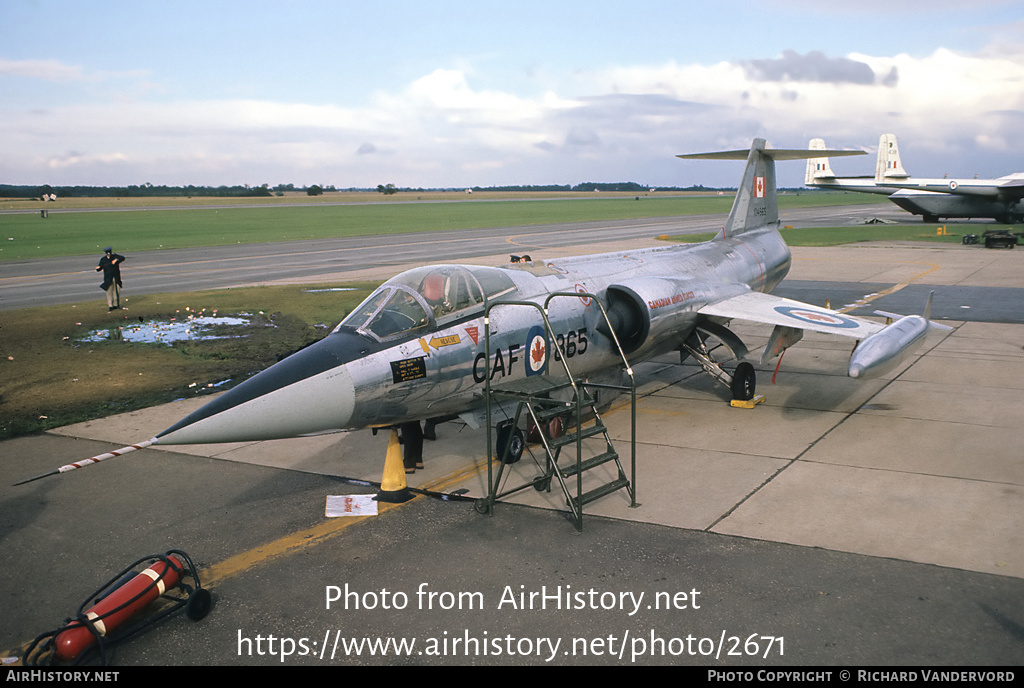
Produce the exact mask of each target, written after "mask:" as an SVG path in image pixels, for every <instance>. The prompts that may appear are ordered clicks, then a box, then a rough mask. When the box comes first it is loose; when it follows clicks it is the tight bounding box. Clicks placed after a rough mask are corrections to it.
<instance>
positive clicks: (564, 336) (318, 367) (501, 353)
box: [40, 139, 941, 477]
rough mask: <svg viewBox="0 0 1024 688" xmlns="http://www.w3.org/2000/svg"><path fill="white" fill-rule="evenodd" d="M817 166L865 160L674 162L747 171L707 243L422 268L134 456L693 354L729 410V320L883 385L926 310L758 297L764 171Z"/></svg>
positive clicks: (420, 414) (739, 350)
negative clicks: (818, 344) (723, 393)
mask: <svg viewBox="0 0 1024 688" xmlns="http://www.w3.org/2000/svg"><path fill="white" fill-rule="evenodd" d="M820 153H827V154H829V155H857V154H862V153H861V152H859V151H823V150H820V149H819V150H813V151H811V150H801V149H797V150H793V149H773V148H770V147H768V145H767V144H766V142H765V141H764V140H763V139H755V140H754V141H753V144H752V145H751V147H750V149H749V151H748V150H738V151H725V152H719V153H705V154H696V155H680V156H678V157H680V158H687V159H698V158H703V159H716V160H743V159H745V160H746V168H745V170H744V172H743V177H742V181H741V184H740V187H739V191H738V193H737V195H736V199H735V201H734V202H733V206H732V210H731V212H730V213H729V216H728V218H727V219H726V222H725V225H724V227H723V228H722V229H721V231H720V232H719V233H718V234H717V236H716V237H715V238H714V239H712V240H711V241H707V242H704V243H700V244H679V245H672V246H665V247H658V248H649V249H638V250H633V251H624V252H616V253H606V254H599V255H589V256H579V257H574V258H563V259H555V260H550V261H530V262H518V263H515V264H509V265H507V266H505V267H501V268H495V267H481V266H474V265H430V266H425V267H419V268H415V269H412V270H409V271H407V272H403V273H402V274H400V275H398V276H396V277H394V278H392V279H390V280H388V281H387V282H385V283H384V284H383V285H381V286H380V287H379V288H378V289H377V290H376V291H375V292H374V293H373V294H371V295H370V296H369V297H368V298H367V299H366V300H365V301H364V302H363V303H362V304H361V305H360V306H358V307H357V308H355V309H354V310H353V311H352V312H351V313H350V314H349V315H348V316H347V317H345V319H344V320H342V321H341V323H340V324H339V325H338V326H337V327H336V328H335V329H334V330H333V331H332V332H331V334H329V335H328V336H327V337H325V338H324V339H322V340H320V341H318V342H316V343H315V344H313V345H311V346H309V347H307V348H306V349H303V350H301V351H299V352H297V353H295V354H293V355H291V356H289V357H288V358H286V359H284V360H282V361H281V362H279V363H277V364H275V365H274V366H272V367H270V368H268V369H267V370H265V371H263V372H261V373H259V374H258V375H256V376H254V377H252V378H250V379H249V380H247V381H245V382H243V383H242V384H240V385H238V386H237V387H235V388H233V389H231V390H229V391H228V392H225V393H224V394H223V395H221V396H219V397H217V398H216V399H214V400H212V401H210V402H209V403H208V404H206V405H205V406H203V407H202V408H200V409H199V410H197V411H195V412H194V413H192V414H190V415H188V416H186V417H185V418H183V419H182V420H180V421H179V422H178V423H176V424H174V425H173V426H172V427H170V428H167V429H166V430H164V431H163V432H161V433H160V434H159V435H157V436H156V437H154V438H153V439H152V440H150V441H148V442H144V443H141V444H140V445H138V446H137V448H140V447H142V446H148V445H149V444H156V443H159V444H161V445H165V444H166V445H174V444H205V443H216V442H238V441H254V440H267V439H277V438H287V437H296V436H300V435H309V434H317V433H323V432H331V431H336V430H345V429H359V428H402V430H403V434H404V432H405V430H406V429H407V428H411V427H413V426H414V427H415V431H416V432H417V433H419V427H420V426H419V424H420V422H421V421H427V422H430V423H438V422H443V421H446V420H454V419H456V418H461V419H462V420H464V421H465V422H466V423H467V424H469V425H470V426H471V427H478V426H479V425H480V424H481V421H484V420H485V419H490V418H492V417H493V416H491V414H490V412H489V411H488V413H487V415H486V416H485V415H483V414H484V407H485V405H486V402H485V398H484V397H485V393H486V392H487V391H489V390H491V389H492V387H500V386H502V385H509V384H510V383H515V384H521V385H526V384H530V383H535V382H537V381H542V380H543V379H544V377H545V374H547V378H548V379H556V380H557V379H563V380H564V379H567V378H569V377H570V376H571V377H572V378H574V379H575V378H579V379H581V380H582V379H584V378H586V379H587V380H588V381H591V382H593V381H606V382H607V383H608V384H609V385H614V384H619V383H620V382H621V381H622V380H623V379H624V377H625V376H631V375H632V368H631V366H632V363H633V362H636V361H641V360H644V359H648V358H651V357H653V356H657V355H661V354H665V353H668V352H671V351H673V350H678V351H679V352H680V354H681V355H682V356H683V357H684V358H685V357H686V356H692V357H693V358H694V359H695V360H696V361H697V362H698V363H700V365H701V366H702V367H703V368H704V370H705V371H706V372H707V373H708V374H710V375H711V376H712V377H714V378H715V379H716V380H718V381H719V382H721V383H722V384H723V385H725V386H726V387H728V388H729V389H730V390H731V393H732V396H733V398H734V399H743V400H749V399H751V398H752V397H753V396H754V389H755V372H754V368H753V366H752V365H751V363H749V362H747V361H744V360H743V359H744V358H745V357H746V356H747V354H748V350H747V348H746V346H744V344H743V342H742V341H741V340H740V338H739V337H738V336H737V335H736V334H734V333H733V332H732V330H730V329H729V328H728V324H729V322H730V321H731V320H734V319H738V320H747V321H753V322H758V323H765V324H769V325H773V326H774V330H773V332H772V334H771V336H770V338H769V341H768V344H767V346H766V347H765V349H764V351H763V353H762V354H761V355H760V361H761V363H762V364H764V363H766V362H767V361H769V360H771V359H773V358H775V357H777V356H780V355H781V354H782V353H783V352H784V351H785V349H786V348H788V347H789V346H791V345H793V344H795V343H796V342H798V341H799V340H800V339H801V337H802V336H803V332H804V331H805V330H811V331H814V332H823V333H831V334H836V335H841V336H845V337H851V338H853V339H856V340H859V343H858V345H857V347H856V348H855V349H854V351H853V353H852V355H851V358H850V362H849V367H848V371H847V372H848V374H849V375H850V376H851V377H854V378H869V377H875V376H878V375H881V374H884V373H885V372H887V371H889V370H891V369H892V368H894V367H895V366H897V365H898V364H899V363H900V361H902V360H903V359H904V357H905V356H906V355H907V354H908V353H910V352H911V351H912V350H913V349H914V348H915V347H916V346H917V345H918V344H920V343H921V341H922V340H923V338H924V335H925V332H926V331H927V330H928V327H929V321H928V319H927V309H926V313H925V317H921V316H916V315H912V316H907V317H900V318H899V319H898V320H896V321H895V322H893V323H892V324H890V325H888V326H886V325H884V324H882V323H879V322H875V321H872V320H867V319H862V318H856V317H852V316H849V315H844V314H841V313H838V312H836V311H833V310H829V309H825V308H820V307H818V306H813V305H810V304H806V303H801V302H798V301H793V300H790V299H785V298H780V297H777V296H773V295H771V294H770V293H769V292H770V291H771V290H772V288H773V287H775V286H776V285H777V284H778V283H779V282H780V281H781V280H782V279H783V277H785V275H786V273H787V272H788V270H789V267H790V251H789V248H788V247H787V246H786V244H785V242H784V241H783V239H782V236H781V235H780V233H779V227H780V222H779V215H778V205H777V201H776V184H775V161H776V160H797V159H806V158H808V157H811V156H817V155H819V154H820ZM897 317H898V316H897ZM940 327H941V326H940ZM709 339H715V340H717V341H719V342H721V343H722V344H723V345H724V347H725V349H726V350H728V351H729V352H731V353H732V355H733V356H734V357H735V359H736V360H737V361H739V363H738V365H736V367H735V368H733V369H732V370H731V371H727V370H726V369H724V368H723V367H722V366H721V365H720V364H719V363H718V361H716V360H715V358H714V357H713V355H712V353H711V350H710V348H709V346H708V340H709ZM570 367H571V372H570ZM549 368H550V369H549ZM571 388H572V389H573V390H575V389H576V386H575V385H571ZM563 391H566V390H565V389H563ZM575 393H576V394H579V393H580V392H579V391H576V392H575ZM520 408H521V407H520ZM499 410H500V411H501V412H502V413H504V416H503V418H504V419H503V420H502V421H500V422H496V423H493V425H497V427H498V430H499V432H498V444H499V454H500V453H502V452H501V450H502V449H503V448H504V447H503V446H501V445H502V443H503V442H507V443H509V444H511V439H510V438H516V437H519V438H521V436H522V434H523V428H522V427H519V426H517V425H515V424H513V423H510V419H511V417H512V415H511V414H510V413H509V412H508V410H507V408H505V409H499ZM516 417H517V418H518V417H519V416H518V412H517V413H516ZM524 422H525V421H524ZM570 422H572V421H571V419H570V420H569V421H567V422H566V423H565V424H564V427H568V426H569V425H570ZM572 425H575V422H572ZM490 427H491V425H488V428H490ZM488 432H489V431H488ZM420 437H421V435H420ZM503 438H504V439H503ZM420 442H421V440H420ZM519 443H520V444H521V439H520V442H519ZM505 446H508V445H507V444H506V445H505ZM420 447H422V443H421V444H420ZM90 462H92V461H91V460H87V461H83V462H79V464H81V465H85V464H87V463H90ZM77 466H78V464H71V467H77ZM64 468H66V469H67V470H71V468H68V467H64ZM54 472H64V469H63V468H62V469H58V470H57V471H54ZM40 477H42V476H40Z"/></svg>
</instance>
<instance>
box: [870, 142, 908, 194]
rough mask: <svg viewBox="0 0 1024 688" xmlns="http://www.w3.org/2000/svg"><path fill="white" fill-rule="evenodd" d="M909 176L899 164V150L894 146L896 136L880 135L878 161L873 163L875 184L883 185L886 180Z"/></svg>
mask: <svg viewBox="0 0 1024 688" xmlns="http://www.w3.org/2000/svg"><path fill="white" fill-rule="evenodd" d="M909 176H910V175H909V174H907V171H906V170H904V169H903V163H901V162H900V149H899V146H897V145H896V134H882V135H881V136H880V137H879V138H878V160H877V162H876V163H875V182H877V183H879V184H883V183H885V180H886V179H906V178H907V177H909Z"/></svg>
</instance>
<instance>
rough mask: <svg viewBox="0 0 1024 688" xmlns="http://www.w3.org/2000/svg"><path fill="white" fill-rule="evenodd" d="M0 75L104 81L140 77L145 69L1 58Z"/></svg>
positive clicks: (75, 80) (60, 80) (50, 80)
mask: <svg viewBox="0 0 1024 688" xmlns="http://www.w3.org/2000/svg"><path fill="white" fill-rule="evenodd" d="M0 75H3V76H12V77H18V78H22V79H37V80H40V81H49V82H55V83H71V82H91V81H106V80H109V79H119V78H125V77H129V78H142V77H145V76H147V75H148V72H147V71H145V70H130V71H123V72H105V71H95V70H86V69H85V68H83V67H81V66H80V65H67V64H64V63H63V62H60V61H58V60H2V59H0Z"/></svg>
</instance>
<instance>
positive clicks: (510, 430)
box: [495, 425, 526, 463]
mask: <svg viewBox="0 0 1024 688" xmlns="http://www.w3.org/2000/svg"><path fill="white" fill-rule="evenodd" d="M495 445H496V446H495V450H496V451H497V453H498V457H497V458H498V460H499V461H501V459H502V457H504V456H505V448H506V447H507V448H508V460H506V461H505V463H516V462H517V461H519V459H521V458H523V451H525V449H526V437H525V436H524V435H523V431H522V430H520V429H519V428H517V427H513V426H512V425H499V426H498V440H497V442H496V443H495Z"/></svg>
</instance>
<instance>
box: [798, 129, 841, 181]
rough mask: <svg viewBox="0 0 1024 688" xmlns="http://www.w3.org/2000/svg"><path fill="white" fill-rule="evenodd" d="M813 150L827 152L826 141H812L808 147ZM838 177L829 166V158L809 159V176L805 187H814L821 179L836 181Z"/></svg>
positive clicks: (805, 179)
mask: <svg viewBox="0 0 1024 688" xmlns="http://www.w3.org/2000/svg"><path fill="white" fill-rule="evenodd" d="M807 147H808V148H810V149H811V150H825V140H824V139H811V142H810V143H809V144H808V145H807ZM835 177H836V175H835V173H834V172H833V171H832V167H831V166H830V165H829V164H828V158H807V174H806V175H804V186H814V184H815V182H817V181H818V180H819V179H835Z"/></svg>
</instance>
